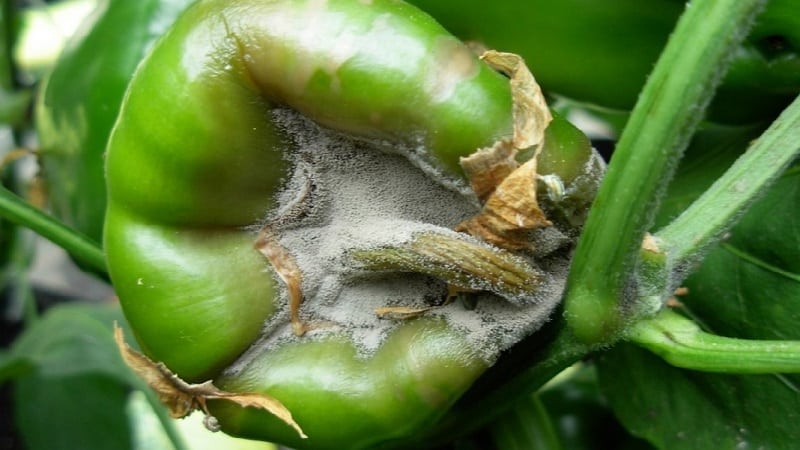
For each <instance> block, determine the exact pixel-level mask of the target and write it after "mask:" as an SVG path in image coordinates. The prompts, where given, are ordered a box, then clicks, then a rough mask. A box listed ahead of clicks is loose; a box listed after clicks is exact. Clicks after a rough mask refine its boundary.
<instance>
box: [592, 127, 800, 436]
mask: <svg viewBox="0 0 800 450" xmlns="http://www.w3.org/2000/svg"><path fill="white" fill-rule="evenodd" d="M743 136H745V135H743ZM739 139H741V137H740V138H739ZM735 140H736V139H734V141H735ZM717 142H718V141H717ZM744 143H745V142H741V144H744ZM726 146H728V147H730V141H729V144H724V145H722V144H720V145H717V146H714V145H709V146H708V147H707V148H709V152H708V153H707V154H705V155H704V154H702V153H701V154H699V155H698V153H694V154H693V155H692V156H693V158H692V159H690V160H689V161H688V162H687V163H686V164H684V166H683V167H684V170H679V172H678V176H677V179H676V181H675V182H674V183H673V187H672V189H671V193H672V194H673V195H671V196H670V197H669V198H668V202H667V204H666V207H665V212H664V214H663V215H662V218H663V217H667V216H668V215H669V214H674V211H675V210H677V209H678V208H677V207H676V205H678V204H680V203H683V202H685V203H687V204H688V201H690V200H691V199H693V198H695V197H696V196H697V195H699V194H700V191H701V190H702V189H703V188H704V187H705V185H706V184H708V183H709V180H708V178H709V176H710V175H712V176H713V174H715V173H718V172H719V171H720V169H721V168H724V164H721V163H722V162H724V160H725V159H726V157H728V156H730V155H727V154H725V152H724V151H723V150H724V148H725V147H726ZM714 155H717V156H714ZM734 155H735V154H734ZM704 156H705V159H703V157H704ZM692 164H695V165H694V166H692ZM686 167H688V169H687V168H686ZM703 178H705V181H704V180H703ZM712 179H713V178H712ZM670 208H672V212H670V211H669V209H670ZM798 213H800V170H798V168H797V167H794V168H792V169H789V170H788V171H787V172H786V173H785V174H784V175H783V176H782V177H781V178H780V180H778V181H777V182H776V184H775V185H774V186H773V187H772V188H770V189H769V190H768V192H767V193H766V194H765V196H764V197H762V198H761V199H760V200H758V201H757V202H756V203H755V204H754V205H753V206H752V208H751V209H750V210H749V211H748V212H747V213H746V214H745V215H744V216H743V217H742V220H741V221H740V223H739V224H738V225H737V226H736V227H734V229H733V230H732V231H731V232H730V236H728V238H727V239H726V240H725V241H724V242H723V243H722V244H720V245H718V246H717V247H715V248H714V249H711V251H710V253H709V254H708V256H707V257H706V258H705V260H704V261H703V263H702V265H700V267H699V268H697V270H696V271H695V272H694V273H693V274H692V275H691V276H690V277H689V278H688V279H687V280H686V283H685V285H686V286H687V287H688V289H689V295H688V296H687V297H682V298H681V301H682V302H684V303H685V304H686V308H687V311H689V312H690V314H691V315H692V316H694V317H696V318H697V319H698V320H699V321H700V323H701V324H702V325H703V326H706V327H707V328H708V330H709V331H711V332H714V333H717V334H720V335H724V336H731V337H738V338H749V339H793V340H797V339H800V214H798ZM599 374H600V381H601V385H602V387H603V388H604V392H605V393H606V394H607V396H608V397H609V399H610V401H611V405H612V406H613V408H614V410H615V412H616V414H617V415H618V416H619V417H620V419H621V420H622V422H623V423H624V424H625V426H626V427H627V428H628V429H629V430H631V431H632V432H633V433H635V434H637V435H640V436H643V437H646V438H647V439H648V440H650V441H651V442H653V443H654V444H656V445H657V446H658V447H661V448H668V449H697V448H769V449H784V448H785V449H790V448H795V447H796V445H797V442H800V427H798V426H797V424H798V423H800V377H798V376H796V375H758V376H756V375H741V376H736V375H717V374H707V373H700V372H694V371H688V370H682V369H677V368H674V367H671V366H669V365H667V364H666V363H664V362H663V361H662V360H661V359H660V358H658V357H656V356H654V355H652V354H650V353H649V352H646V351H644V350H641V349H638V348H635V347H633V346H629V345H620V346H617V347H615V348H614V349H613V350H611V351H609V352H607V353H606V354H605V355H604V356H603V357H602V358H601V359H600V364H599Z"/></svg>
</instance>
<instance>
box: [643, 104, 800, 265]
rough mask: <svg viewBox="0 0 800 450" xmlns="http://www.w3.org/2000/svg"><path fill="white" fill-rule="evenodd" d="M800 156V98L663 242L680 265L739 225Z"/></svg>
mask: <svg viewBox="0 0 800 450" xmlns="http://www.w3.org/2000/svg"><path fill="white" fill-rule="evenodd" d="M798 153H800V97H798V98H797V99H795V101H794V102H792V104H791V105H789V107H788V108H786V110H784V112H783V113H782V114H781V115H780V117H778V119H777V120H775V122H773V123H772V125H771V126H770V127H769V129H767V131H766V132H764V134H763V135H762V136H761V137H760V138H759V139H758V140H756V141H755V142H754V143H753V144H752V146H751V147H750V148H749V149H748V151H747V152H746V153H745V154H744V155H742V156H741V157H740V158H739V159H738V160H737V161H736V162H735V163H734V164H733V166H731V168H730V169H728V171H727V172H726V173H725V175H723V176H722V177H721V178H719V179H718V180H717V181H716V182H715V183H714V184H713V185H712V186H711V187H710V188H709V189H708V190H707V191H706V192H704V193H703V195H702V196H701V197H700V198H698V199H697V200H696V201H695V202H694V203H693V204H692V205H691V206H690V207H689V208H688V209H686V211H684V212H683V213H682V214H681V215H680V216H679V217H678V218H676V219H675V220H674V221H673V222H672V223H670V224H669V225H667V226H666V227H664V228H663V229H662V230H661V231H659V233H658V234H657V236H658V237H659V238H660V239H661V241H662V242H664V243H665V244H666V248H667V249H668V252H669V254H670V258H671V259H672V260H673V263H674V264H678V265H682V266H686V265H687V264H691V263H693V262H695V261H696V260H697V259H699V257H700V256H701V251H702V250H703V249H705V248H707V247H708V244H710V243H713V242H714V241H715V240H716V239H717V238H719V236H720V235H722V234H723V233H724V232H725V231H726V230H727V229H729V228H730V227H731V226H733V225H734V223H735V222H736V220H737V219H738V218H739V216H740V215H741V213H742V212H744V210H745V209H746V208H747V207H748V206H749V205H750V203H752V201H753V200H754V199H756V198H757V197H758V195H759V193H760V192H763V190H764V188H765V187H766V186H768V185H769V184H770V183H771V182H772V181H773V180H774V179H775V178H777V177H778V176H779V175H780V174H781V173H782V172H783V171H784V169H785V168H786V166H787V165H789V164H790V163H791V162H792V161H793V160H794V158H795V157H796V156H797V154H798Z"/></svg>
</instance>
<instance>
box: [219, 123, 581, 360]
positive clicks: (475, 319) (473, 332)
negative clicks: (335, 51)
mask: <svg viewBox="0 0 800 450" xmlns="http://www.w3.org/2000/svg"><path fill="white" fill-rule="evenodd" d="M273 121H274V122H275V123H276V124H278V126H279V127H280V128H281V129H283V131H285V132H286V135H287V136H290V138H289V142H287V143H286V145H287V151H286V152H285V154H287V155H289V156H288V158H291V164H292V167H293V168H294V169H293V173H292V175H291V176H290V177H289V179H287V180H286V182H285V187H284V190H283V191H282V193H281V194H280V198H279V204H280V207H279V208H278V209H277V210H276V211H274V212H272V213H271V214H270V215H269V217H267V218H266V222H267V223H268V224H269V225H270V227H271V228H272V231H273V232H274V233H275V235H276V236H277V237H278V241H279V243H280V245H281V246H283V247H284V248H285V249H286V250H287V251H288V252H289V253H290V254H291V255H292V257H293V258H294V260H295V262H296V264H297V265H298V266H299V268H300V270H301V272H302V275H303V277H302V290H303V295H304V302H303V304H302V305H301V309H300V316H301V318H302V319H303V320H304V321H305V322H307V324H308V325H310V326H311V329H310V331H308V332H307V333H306V334H305V335H304V336H301V337H298V336H295V335H293V333H292V331H291V326H290V324H289V311H288V294H287V293H286V292H283V293H282V295H281V299H280V302H281V303H280V305H281V306H280V307H281V311H282V312H281V313H279V314H277V315H276V316H275V317H273V318H272V319H271V320H270V321H269V322H268V323H267V324H265V327H264V334H263V338H262V339H261V340H260V342H258V343H256V344H255V345H254V348H253V349H251V350H250V351H249V353H250V354H255V353H260V352H262V351H264V350H265V347H270V346H280V345H282V344H283V343H286V342H288V341H294V340H298V339H300V340H307V339H318V338H320V337H322V336H325V335H327V334H329V333H338V334H345V335H346V336H348V337H349V338H350V339H352V341H353V343H354V345H355V347H356V348H357V349H358V352H359V354H360V355H362V356H364V357H368V356H369V355H371V354H372V353H373V352H374V351H375V350H376V349H377V348H379V347H380V345H381V343H382V342H383V340H384V339H385V337H386V336H387V335H388V334H389V333H390V332H391V331H392V330H393V329H395V328H396V327H398V326H402V325H403V323H404V321H403V320H386V319H380V318H379V317H378V315H377V314H376V313H375V310H376V309H377V308H382V307H386V306H401V307H428V306H432V305H441V304H442V303H443V302H444V300H445V297H446V296H447V293H448V290H447V285H446V284H445V283H444V282H443V281H441V280H438V279H435V278H432V277H429V276H425V275H420V274H414V273H385V272H369V271H364V270H361V269H358V267H357V265H354V264H352V258H348V255H349V252H352V251H353V250H355V249H369V248H379V247H385V246H387V245H400V244H402V243H405V242H408V241H409V240H411V239H412V238H413V237H414V236H417V235H419V234H420V233H437V234H440V235H442V234H444V235H452V236H457V237H458V238H460V239H474V238H471V237H468V236H466V235H464V234H457V233H456V232H455V231H452V227H454V226H455V225H457V224H458V223H460V222H462V221H464V220H465V219H467V218H469V217H471V216H473V215H474V214H476V213H477V212H478V211H479V210H480V205H479V203H478V201H477V198H476V197H475V196H474V195H465V194H464V193H465V192H468V189H467V188H466V183H465V182H463V181H461V180H460V179H457V178H456V177H453V178H452V179H449V180H443V181H442V180H441V177H440V176H439V177H436V178H437V179H436V180H434V177H431V176H429V175H428V173H429V172H428V171H426V170H425V167H426V165H425V163H424V161H418V160H415V159H414V158H413V157H412V156H410V155H412V154H414V153H415V152H413V151H406V150H405V149H402V148H395V149H393V150H394V152H387V151H385V150H386V149H385V146H383V145H373V144H371V143H365V142H362V141H355V140H352V139H350V138H348V137H344V136H342V135H340V134H337V133H335V132H332V131H329V130H326V129H322V128H320V127H318V126H317V125H315V124H314V123H313V122H311V121H309V120H307V119H304V118H303V117H302V116H300V115H298V114H296V113H294V112H292V111H289V110H278V111H276V112H274V113H273ZM421 169H422V170H421ZM260 226H261V225H259V227H260ZM535 238H536V239H535V240H536V241H537V243H538V245H541V246H542V247H547V248H548V249H549V250H550V251H552V250H553V249H556V248H558V247H562V248H563V246H564V245H565V244H569V242H567V241H565V239H564V236H563V235H561V234H559V233H553V232H552V231H551V230H546V229H544V230H542V231H541V233H539V234H538V235H537V236H535ZM550 241H552V242H550ZM476 242H477V241H476ZM481 245H488V244H483V243H481ZM523 256H524V255H523ZM524 257H525V258H529V257H526V256H524ZM530 262H531V264H532V265H534V266H536V267H538V268H539V269H540V270H541V271H542V272H543V273H544V274H543V280H542V284H541V286H540V287H539V288H538V289H537V290H536V292H535V293H534V294H533V295H532V296H531V297H530V298H527V299H523V301H515V302H510V301H508V300H506V299H504V298H501V297H499V296H497V295H494V294H491V293H485V292H478V293H467V294H464V295H465V296H467V297H470V299H469V300H471V301H463V299H460V300H456V301H453V302H450V303H449V304H446V305H443V306H439V307H436V308H432V309H430V310H429V311H427V312H426V313H425V314H426V316H437V317H442V318H444V319H445V320H446V321H447V322H448V323H449V325H450V326H452V327H453V328H454V329H455V330H458V332H460V333H463V335H464V336H466V338H467V340H468V342H469V343H470V344H471V345H472V346H473V347H474V351H475V352H476V353H477V354H479V355H480V356H481V357H482V358H483V359H484V360H485V361H486V362H487V363H489V364H491V363H493V362H494V361H495V359H496V358H497V357H498V355H499V353H500V352H501V351H503V350H505V349H507V348H509V347H510V346H511V345H513V344H514V343H516V342H517V341H519V340H520V339H522V338H523V337H525V336H527V335H528V334H530V333H531V332H533V331H535V330H536V329H538V328H539V327H540V326H541V325H542V324H543V323H544V322H545V321H546V320H547V318H548V315H549V314H550V312H551V311H552V310H553V308H554V307H555V306H556V304H557V303H558V301H559V299H560V297H561V293H562V290H563V284H564V281H565V278H566V272H567V266H568V260H567V251H566V250H556V251H554V252H553V253H551V254H550V255H549V256H546V257H544V258H537V261H535V262H534V261H533V260H532V259H530ZM284 291H285V290H284ZM408 320H414V319H408ZM248 360H249V355H248V354H245V355H244V356H243V358H242V360H241V361H240V362H239V364H237V366H238V365H240V364H247V361H248ZM231 370H233V371H235V370H237V369H236V366H234V367H232V368H231Z"/></svg>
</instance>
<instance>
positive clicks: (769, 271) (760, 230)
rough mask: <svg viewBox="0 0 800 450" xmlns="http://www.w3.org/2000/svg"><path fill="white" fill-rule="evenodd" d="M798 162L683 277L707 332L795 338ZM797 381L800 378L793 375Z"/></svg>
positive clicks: (799, 256)
mask: <svg viewBox="0 0 800 450" xmlns="http://www.w3.org/2000/svg"><path fill="white" fill-rule="evenodd" d="M798 212H800V167H798V166H795V167H794V168H792V169H789V171H787V173H786V174H784V176H783V177H781V179H780V180H778V182H777V183H776V184H775V186H774V187H773V188H772V189H770V190H769V192H768V193H767V194H766V195H765V196H764V197H763V198H762V199H761V200H759V201H758V202H757V203H756V204H754V205H753V207H752V208H751V209H750V211H749V212H748V213H747V214H745V215H744V217H742V219H741V221H740V223H739V224H738V225H737V226H736V227H735V228H734V229H733V230H732V232H731V234H730V237H729V238H728V239H727V240H726V241H725V242H723V243H722V244H721V245H720V246H719V247H718V248H716V249H714V250H713V251H712V252H710V253H709V255H708V256H707V257H706V259H705V261H704V262H703V265H702V266H701V267H700V269H699V270H698V271H697V272H695V273H694V274H693V275H692V276H691V277H690V278H689V279H687V281H686V285H687V287H688V288H689V297H688V298H687V299H686V303H687V305H689V308H690V309H691V310H692V311H693V312H694V314H696V315H697V316H699V317H701V318H702V321H703V323H704V324H705V325H707V326H708V327H709V328H710V330H711V331H714V332H716V333H718V334H722V335H727V336H735V337H742V338H751V339H795V340H796V339H800V216H798ZM795 381H796V382H797V383H800V378H795Z"/></svg>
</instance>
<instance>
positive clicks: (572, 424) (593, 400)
mask: <svg viewBox="0 0 800 450" xmlns="http://www.w3.org/2000/svg"><path fill="white" fill-rule="evenodd" d="M594 369H595V367H594V365H581V366H577V367H576V368H575V369H569V370H570V371H571V370H574V372H572V373H571V374H570V375H569V377H568V378H567V379H565V380H558V381H557V382H555V383H552V384H548V385H547V386H545V388H544V389H543V390H542V391H541V392H540V393H539V394H538V396H539V398H540V399H541V401H542V403H543V404H544V406H545V408H547V412H548V413H549V414H550V417H551V418H552V421H553V425H554V426H555V429H556V432H557V433H558V436H559V438H560V441H561V443H562V446H563V448H564V449H569V450H592V449H597V448H599V447H600V446H598V443H599V442H602V444H603V445H602V447H604V448H615V449H622V448H624V449H628V450H633V449H641V450H645V449H651V448H652V447H651V446H650V445H649V444H648V443H647V442H646V441H643V440H640V439H637V438H635V437H633V436H631V435H630V434H629V433H628V432H627V430H625V428H623V427H622V425H621V424H620V423H619V421H618V420H617V418H616V417H614V414H613V412H612V411H611V408H610V407H609V405H608V402H607V401H606V399H605V397H603V395H602V394H601V393H600V390H599V388H598V385H597V375H596V370H594ZM562 376H563V375H562ZM560 377H561V376H559V378H560Z"/></svg>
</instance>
